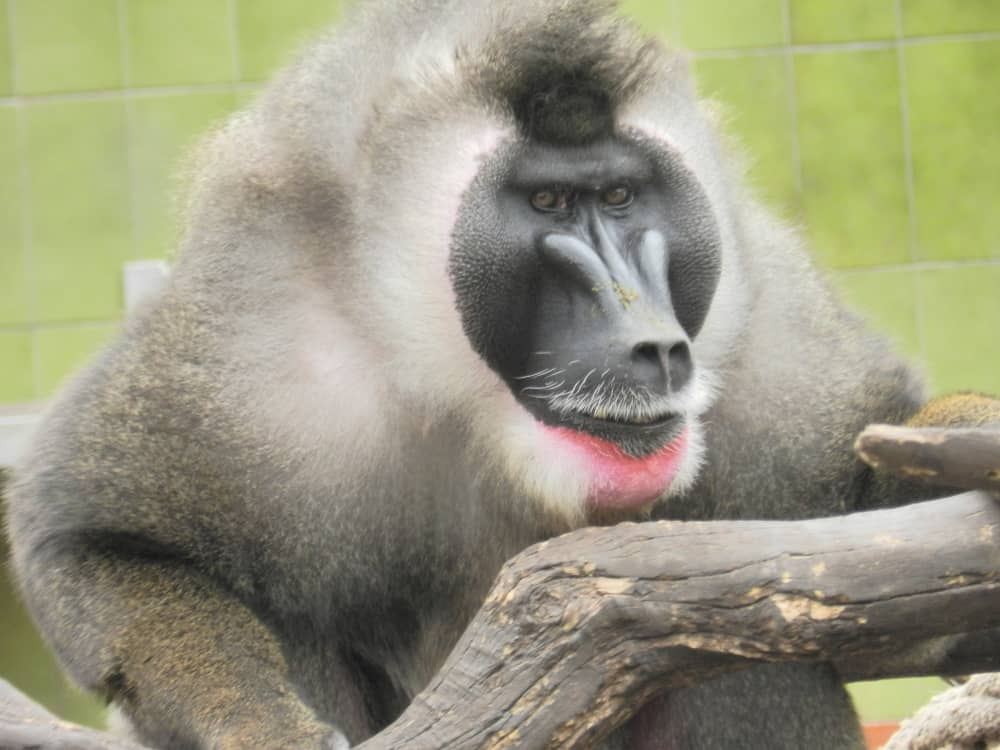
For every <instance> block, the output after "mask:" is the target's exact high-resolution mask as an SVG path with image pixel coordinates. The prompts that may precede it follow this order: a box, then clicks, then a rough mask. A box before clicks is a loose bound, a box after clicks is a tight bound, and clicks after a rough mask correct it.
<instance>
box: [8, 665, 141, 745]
mask: <svg viewBox="0 0 1000 750" xmlns="http://www.w3.org/2000/svg"><path fill="white" fill-rule="evenodd" d="M0 748H2V749H3V750H142V749H141V748H140V746H139V745H136V744H135V743H134V742H129V741H128V740H124V739H121V738H119V737H115V736H113V735H111V734H109V733H107V732H98V731H97V730H95V729H88V728H87V727H81V726H80V725H79V724H72V723H70V722H68V721H60V720H59V719H57V718H56V717H55V716H53V715H52V714H50V713H49V712H48V711H46V710H45V709H44V708H42V707H41V706H39V705H38V704H37V703H33V702H32V701H31V700H30V699H28V698H26V697H25V696H24V695H23V694H21V693H19V692H18V691H17V690H15V689H14V687H13V686H12V685H11V684H10V683H8V682H4V681H3V680H0Z"/></svg>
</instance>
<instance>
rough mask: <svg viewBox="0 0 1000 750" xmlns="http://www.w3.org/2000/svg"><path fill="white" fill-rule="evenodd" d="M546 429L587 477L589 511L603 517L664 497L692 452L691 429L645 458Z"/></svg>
mask: <svg viewBox="0 0 1000 750" xmlns="http://www.w3.org/2000/svg"><path fill="white" fill-rule="evenodd" d="M543 429H544V431H545V433H546V434H547V436H548V437H549V439H551V440H552V441H554V442H556V443H557V444H558V445H559V446H560V448H562V449H563V450H566V451H567V452H569V453H571V454H572V455H573V458H575V459H576V462H577V463H578V464H579V465H580V467H581V469H582V470H583V471H584V472H585V473H586V475H587V477H588V482H587V484H588V491H587V504H588V506H589V510H590V511H592V512H596V513H597V514H602V515H603V514H607V513H612V514H617V513H627V512H632V511H639V510H642V509H643V508H645V507H646V506H648V505H650V504H651V503H652V502H653V501H655V500H656V499H658V498H660V497H662V496H663V495H664V494H665V493H666V491H667V490H668V489H669V487H670V485H671V484H672V483H673V481H674V479H675V478H676V477H677V474H678V472H679V471H680V468H681V464H682V462H683V460H684V458H685V455H686V454H687V451H688V428H687V427H685V428H684V429H683V430H682V431H681V432H680V434H679V435H678V436H677V437H675V438H674V439H673V440H671V441H670V442H669V443H667V445H665V446H664V447H663V448H661V449H660V450H658V451H656V452H655V453H651V454H649V455H644V456H630V455H628V454H627V453H625V452H624V451H622V449H621V448H619V447H618V446H617V445H615V444H614V443H611V442H609V441H607V440H603V439H602V438H599V437H596V436H595V435H590V434H588V433H585V432H580V431H578V430H572V429H569V428H567V427H557V426H552V425H545V427H544V428H543Z"/></svg>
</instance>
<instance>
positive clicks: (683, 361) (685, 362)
mask: <svg viewBox="0 0 1000 750" xmlns="http://www.w3.org/2000/svg"><path fill="white" fill-rule="evenodd" d="M692 369H693V367H692V363H691V348H690V347H689V346H688V345H687V342H686V341H679V342H678V343H676V344H674V345H673V346H671V347H670V350H669V351H668V352H667V372H668V374H669V376H670V390H672V391H679V390H680V389H681V388H683V387H684V386H686V385H687V384H688V381H689V380H691V371H692Z"/></svg>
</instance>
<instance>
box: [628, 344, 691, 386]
mask: <svg viewBox="0 0 1000 750" xmlns="http://www.w3.org/2000/svg"><path fill="white" fill-rule="evenodd" d="M630 359H631V372H632V377H634V378H635V379H636V380H637V381H638V382H640V383H643V384H644V385H646V386H647V387H649V388H652V389H653V390H655V391H657V392H660V393H670V392H676V391H679V390H680V389H681V388H683V387H684V386H685V385H687V383H688V381H689V380H691V372H692V370H693V365H692V363H691V350H690V348H689V347H688V344H687V342H686V341H676V342H673V343H671V342H669V341H642V342H640V343H638V344H636V345H635V346H633V347H632V352H631V356H630Z"/></svg>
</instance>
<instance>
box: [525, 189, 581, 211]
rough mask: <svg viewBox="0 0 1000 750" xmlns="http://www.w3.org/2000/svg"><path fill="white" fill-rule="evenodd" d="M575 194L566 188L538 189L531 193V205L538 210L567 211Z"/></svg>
mask: <svg viewBox="0 0 1000 750" xmlns="http://www.w3.org/2000/svg"><path fill="white" fill-rule="evenodd" d="M572 202H573V195H572V194H571V193H569V192H567V191H565V190H537V191H535V192H534V193H532V194H531V207H532V208H534V209H535V210H536V211H565V210H566V209H568V208H569V206H570V204H571V203H572Z"/></svg>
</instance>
